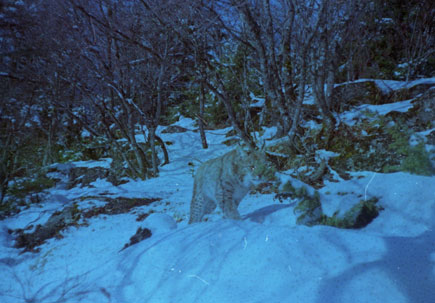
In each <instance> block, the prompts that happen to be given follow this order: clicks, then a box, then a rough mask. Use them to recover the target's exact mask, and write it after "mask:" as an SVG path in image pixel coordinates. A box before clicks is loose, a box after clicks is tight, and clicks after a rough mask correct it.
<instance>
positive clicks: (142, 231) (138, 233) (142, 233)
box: [121, 227, 152, 251]
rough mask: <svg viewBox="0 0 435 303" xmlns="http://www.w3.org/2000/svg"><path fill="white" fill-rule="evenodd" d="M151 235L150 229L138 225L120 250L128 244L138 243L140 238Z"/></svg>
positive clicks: (143, 238)
mask: <svg viewBox="0 0 435 303" xmlns="http://www.w3.org/2000/svg"><path fill="white" fill-rule="evenodd" d="M151 235H152V233H151V230H149V229H148V228H142V227H139V228H138V229H137V231H136V233H135V234H134V235H133V236H132V237H131V238H130V241H129V242H128V243H127V244H125V245H124V247H123V248H122V249H121V251H122V250H124V249H126V248H127V247H129V246H132V245H134V244H136V243H139V242H140V241H142V240H145V239H148V238H149V237H151Z"/></svg>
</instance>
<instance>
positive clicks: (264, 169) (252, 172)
mask: <svg viewBox="0 0 435 303" xmlns="http://www.w3.org/2000/svg"><path fill="white" fill-rule="evenodd" d="M236 152H237V160H236V163H235V165H236V166H238V167H239V169H240V170H241V171H240V174H241V175H242V176H244V182H250V183H252V184H254V185H258V184H259V183H261V182H265V181H270V180H274V179H275V172H276V170H275V168H274V167H273V165H272V164H271V163H270V162H269V161H268V160H267V158H266V153H265V151H264V150H263V149H252V148H247V147H242V146H239V147H237V149H236Z"/></svg>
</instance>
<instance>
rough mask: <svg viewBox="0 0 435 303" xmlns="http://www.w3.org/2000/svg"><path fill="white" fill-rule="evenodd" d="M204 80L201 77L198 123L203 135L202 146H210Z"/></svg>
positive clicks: (200, 132)
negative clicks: (205, 111) (206, 126)
mask: <svg viewBox="0 0 435 303" xmlns="http://www.w3.org/2000/svg"><path fill="white" fill-rule="evenodd" d="M204 86H205V84H204V80H203V79H201V94H200V96H199V114H198V125H199V134H200V136H201V143H202V148H204V149H206V148H208V144H207V137H206V136H205V132H204V107H205V88H204Z"/></svg>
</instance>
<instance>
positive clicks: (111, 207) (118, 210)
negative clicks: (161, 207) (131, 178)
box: [83, 197, 161, 218]
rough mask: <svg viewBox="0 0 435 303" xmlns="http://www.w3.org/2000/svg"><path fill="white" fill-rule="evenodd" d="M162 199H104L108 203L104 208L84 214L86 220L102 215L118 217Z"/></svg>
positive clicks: (94, 209) (93, 209) (95, 208)
mask: <svg viewBox="0 0 435 303" xmlns="http://www.w3.org/2000/svg"><path fill="white" fill-rule="evenodd" d="M160 200H161V199H160V198H123V197H119V198H107V197H105V198H104V201H106V202H107V204H106V205H104V206H99V207H94V208H92V209H90V210H87V211H84V212H83V217H84V218H91V217H94V216H98V215H101V214H105V215H118V214H124V213H128V212H129V211H130V210H131V209H132V208H134V207H139V206H146V205H150V204H151V203H153V202H156V201H160Z"/></svg>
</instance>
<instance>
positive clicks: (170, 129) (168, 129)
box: [162, 125, 187, 134]
mask: <svg viewBox="0 0 435 303" xmlns="http://www.w3.org/2000/svg"><path fill="white" fill-rule="evenodd" d="M184 132H187V129H186V128H184V127H182V126H178V125H169V126H168V127H166V128H165V129H164V130H162V133H163V134H173V133H184Z"/></svg>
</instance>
